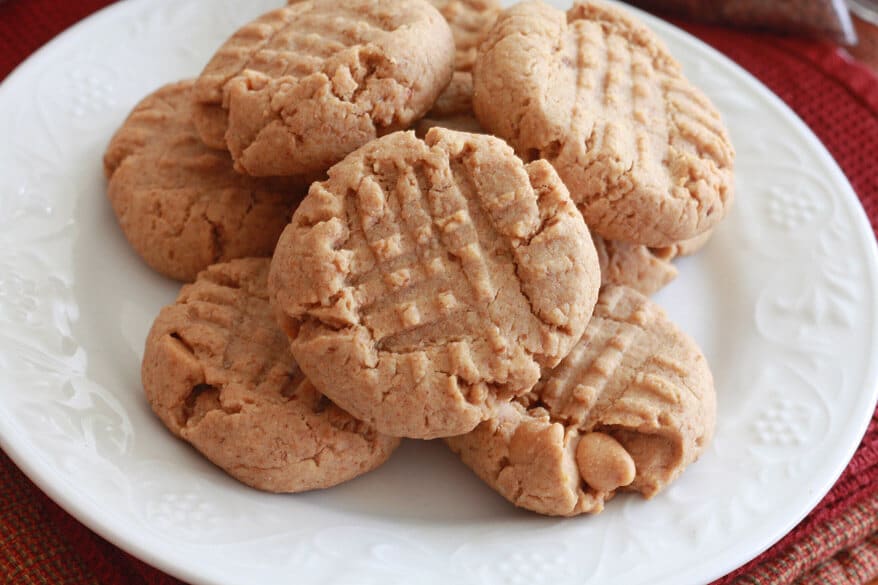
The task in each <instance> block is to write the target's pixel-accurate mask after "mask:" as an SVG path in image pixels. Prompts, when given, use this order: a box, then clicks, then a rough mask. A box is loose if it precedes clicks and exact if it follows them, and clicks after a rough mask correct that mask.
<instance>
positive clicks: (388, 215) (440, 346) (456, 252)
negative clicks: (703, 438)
mask: <svg viewBox="0 0 878 585" xmlns="http://www.w3.org/2000/svg"><path fill="white" fill-rule="evenodd" d="M599 281H600V275H599V269H598V261H597V256H596V254H595V250H594V245H593V244H592V240H591V236H590V235H589V232H588V228H587V227H586V225H585V223H584V222H583V220H582V216H581V215H580V214H579V212H578V211H577V210H576V207H575V206H574V205H573V202H572V201H571V199H570V196H569V194H568V192H567V189H566V188H565V187H564V185H563V184H562V183H561V181H560V179H559V178H558V176H557V174H556V173H555V171H554V170H553V169H552V167H551V166H550V165H549V164H548V163H546V162H545V161H536V162H534V163H531V164H529V165H525V164H524V163H522V162H521V160H520V159H519V158H518V157H516V156H515V154H514V153H513V151H512V149H511V148H509V147H508V146H507V145H506V144H505V143H504V142H503V141H502V140H500V139H498V138H495V137H493V136H486V135H476V134H467V133H463V132H454V131H451V130H445V129H442V128H434V129H432V130H430V131H429V132H428V133H427V137H426V141H421V140H419V139H417V138H416V137H415V135H414V134H413V133H411V132H398V133H395V134H391V135H389V136H385V137H383V138H381V139H379V140H376V141H373V142H371V143H369V144H367V145H366V146H364V147H362V148H361V149H359V150H357V151H356V152H354V153H352V154H351V155H349V156H348V157H347V158H345V160H343V161H342V162H341V163H339V164H337V165H336V166H334V167H333V168H332V169H330V171H329V179H328V180H327V181H325V182H323V183H314V184H313V185H312V186H311V190H310V192H309V194H308V197H306V198H305V200H304V201H303V203H302V205H301V206H300V208H299V210H298V211H297V213H296V214H295V215H294V216H293V221H292V223H291V225H290V226H289V227H287V229H286V230H285V231H284V234H283V235H282V236H281V239H280V241H279V243H278V246H277V250H276V251H275V256H274V259H273V260H272V264H271V276H270V280H269V286H270V289H271V293H272V298H273V302H274V304H275V306H276V308H277V309H278V311H279V320H280V322H281V325H282V327H283V329H284V330H285V331H286V332H287V333H288V335H289V336H290V339H291V343H292V350H293V354H294V355H295V356H296V360H297V361H298V363H299V365H300V367H301V368H302V370H303V371H304V372H305V374H306V375H307V376H308V377H309V379H311V381H312V382H313V383H314V385H315V386H316V387H317V388H318V389H319V390H320V391H321V392H324V393H325V394H327V395H328V396H329V397H330V398H332V400H334V401H335V402H336V403H337V404H338V405H339V406H341V407H342V408H344V409H345V410H347V411H348V412H350V413H351V414H353V415H354V416H356V417H358V418H360V419H362V420H364V421H368V422H370V423H372V424H374V425H375V427H376V428H377V429H379V431H380V432H383V433H386V434H390V435H394V436H406V437H415V438H434V437H442V436H449V435H455V434H460V433H465V432H467V431H470V430H472V429H473V428H474V427H475V426H476V425H477V424H478V423H479V422H480V421H481V420H483V419H485V418H487V417H489V416H490V415H491V413H492V412H493V410H494V408H495V407H496V405H497V404H500V403H503V402H506V401H509V400H511V399H512V398H513V397H515V396H517V395H520V394H522V393H525V392H527V391H528V390H530V389H531V388H532V387H533V385H534V384H535V383H536V382H537V380H538V378H539V372H540V366H544V367H552V366H554V365H555V364H557V363H558V362H559V361H560V360H561V359H562V358H563V357H564V356H565V355H567V352H568V351H569V350H570V348H571V347H572V346H573V344H574V343H576V341H577V340H578V339H579V337H580V336H581V334H582V331H583V330H584V329H585V325H586V323H587V321H588V319H589V318H590V316H591V312H592V307H593V306H594V303H595V300H596V297H597V290H598V287H599Z"/></svg>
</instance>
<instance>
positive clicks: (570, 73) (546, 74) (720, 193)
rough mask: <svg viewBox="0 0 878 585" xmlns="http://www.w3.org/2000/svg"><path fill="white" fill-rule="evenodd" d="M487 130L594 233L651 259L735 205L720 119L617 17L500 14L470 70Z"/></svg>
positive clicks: (540, 11)
mask: <svg viewBox="0 0 878 585" xmlns="http://www.w3.org/2000/svg"><path fill="white" fill-rule="evenodd" d="M473 83H474V94H473V108H474V110H475V113H476V116H477V117H478V119H479V121H480V122H481V124H482V126H483V127H484V128H485V129H486V130H487V131H489V132H492V133H494V134H496V135H497V136H500V137H502V138H504V139H505V140H507V141H508V142H509V143H510V144H511V145H512V146H513V147H514V148H515V149H516V151H517V152H518V153H519V155H520V156H522V157H523V158H525V160H534V159H539V158H543V159H546V160H548V161H549V162H550V163H552V165H553V166H554V167H555V169H556V170H557V171H558V174H559V175H560V176H561V178H562V179H563V181H564V183H565V184H566V185H567V187H568V188H569V189H570V193H571V195H572V196H573V199H574V201H576V203H577V205H578V206H579V208H580V211H582V214H583V216H584V217H585V221H586V223H587V224H588V225H589V228H590V229H592V230H593V231H594V232H596V233H597V234H599V235H601V236H603V237H604V238H606V239H608V240H620V241H626V242H631V243H635V244H642V245H646V246H650V247H662V246H669V245H671V244H674V243H676V242H679V241H682V240H687V239H690V238H694V237H696V236H698V235H699V234H701V233H703V232H705V231H707V230H709V229H710V228H712V227H713V226H715V225H716V224H717V223H718V222H719V221H720V220H721V219H722V218H723V216H725V214H726V212H727V210H728V208H729V207H730V205H731V203H732V199H733V164H734V150H733V148H732V145H731V143H730V142H729V138H728V136H727V133H726V129H725V127H724V126H723V123H722V120H721V119H720V115H719V113H718V112H717V110H716V108H715V107H714V106H713V105H712V104H711V103H710V101H709V100H708V99H707V98H706V97H705V96H704V95H703V94H702V93H701V92H700V91H699V90H697V89H696V88H695V87H693V86H692V84H691V83H689V81H687V80H686V78H685V77H684V76H683V72H682V70H681V68H680V65H679V64H678V63H677V61H675V60H674V59H673V57H671V55H670V53H669V52H668V50H667V48H666V47H665V46H664V44H663V43H661V42H660V41H659V39H658V38H657V37H656V36H655V35H654V34H653V33H652V32H651V31H650V30H649V29H647V28H646V26H644V25H642V24H640V23H639V22H637V21H635V20H634V19H632V18H631V17H629V16H628V13H627V12H625V11H624V10H622V9H620V8H617V7H616V6H615V5H611V4H606V3H603V2H600V1H597V0H585V1H580V2H577V3H576V4H575V5H574V6H573V7H572V8H571V9H570V10H568V11H567V13H566V14H565V13H564V12H561V11H559V10H556V9H554V8H551V7H549V6H547V5H546V4H544V3H542V2H539V1H529V2H523V3H521V4H518V5H516V6H514V7H512V8H510V9H508V10H506V11H505V12H503V13H502V14H501V15H500V17H499V18H498V20H497V24H496V25H495V26H494V27H493V28H492V29H491V31H490V32H489V34H488V37H487V38H486V39H485V41H484V42H483V43H482V44H481V46H480V49H479V55H478V57H477V59H476V63H475V65H474V68H473Z"/></svg>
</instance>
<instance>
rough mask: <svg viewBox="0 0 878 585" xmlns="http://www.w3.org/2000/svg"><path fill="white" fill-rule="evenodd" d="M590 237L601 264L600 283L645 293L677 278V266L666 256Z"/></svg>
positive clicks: (659, 288) (647, 293)
mask: <svg viewBox="0 0 878 585" xmlns="http://www.w3.org/2000/svg"><path fill="white" fill-rule="evenodd" d="M592 237H593V238H594V247H595V249H596V250H597V253H598V261H599V262H600V265H601V285H602V286H604V285H607V284H616V285H620V286H627V287H630V288H633V289H634V290H636V291H637V292H639V293H640V294H643V295H646V296H649V295H652V294H655V293H657V292H658V291H659V290H661V289H662V288H664V287H665V286H666V285H667V284H668V283H670V282H671V281H672V280H674V279H675V278H677V269H676V268H675V267H674V265H673V264H671V262H670V259H665V258H662V257H659V256H658V255H656V254H655V252H653V250H651V249H650V248H647V247H646V246H639V245H637V244H629V243H627V242H614V241H612V240H605V239H603V238H602V237H600V236H596V235H592Z"/></svg>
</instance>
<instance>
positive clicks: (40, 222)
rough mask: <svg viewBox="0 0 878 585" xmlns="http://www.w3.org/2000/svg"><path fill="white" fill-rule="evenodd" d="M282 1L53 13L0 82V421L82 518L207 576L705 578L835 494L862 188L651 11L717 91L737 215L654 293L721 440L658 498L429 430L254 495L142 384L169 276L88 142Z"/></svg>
mask: <svg viewBox="0 0 878 585" xmlns="http://www.w3.org/2000/svg"><path fill="white" fill-rule="evenodd" d="M278 4H280V2H279V1H278V0H258V1H248V2H241V1H239V0H216V1H211V0H187V1H180V0H149V1H147V0H131V1H128V2H120V3H119V4H117V5H114V6H112V7H111V8H109V9H107V10H105V11H103V12H101V13H99V14H98V15H96V16H94V17H93V18H90V19H88V20H87V21H85V22H83V23H81V24H79V25H78V26H76V27H74V28H73V29H71V30H70V31H68V32H66V33H64V34H63V35H61V36H60V37H59V38H57V39H56V40H55V41H53V42H52V43H51V44H50V45H48V46H47V47H46V48H44V49H43V50H41V51H40V52H39V53H37V54H36V55H35V56H34V57H32V58H31V59H30V60H29V61H28V62H27V63H26V64H25V65H24V66H22V67H21V68H20V69H19V70H18V71H17V72H15V73H14V74H13V75H12V76H11V77H10V78H9V79H8V80H7V81H6V82H5V83H4V84H3V85H2V87H0V137H2V140H0V439H2V446H3V448H4V449H5V450H6V451H7V452H8V453H9V454H10V455H11V456H12V458H13V459H14V460H15V461H16V463H18V464H19V465H20V466H21V467H22V468H23V469H24V470H25V472H26V473H27V474H28V475H29V476H30V477H31V478H32V479H33V480H34V481H35V482H36V483H37V484H38V485H39V486H40V487H41V488H43V489H44V490H45V491H46V492H47V493H48V494H49V495H50V496H51V497H52V498H53V499H55V500H56V501H58V502H59V503H60V504H61V505H62V506H64V508H66V509H67V510H68V511H70V512H71V513H72V514H74V515H75V516H76V517H77V518H79V519H80V520H81V521H83V522H84V523H86V524H87V525H88V526H90V527H91V528H93V529H94V530H96V531H97V532H99V533H100V534H102V535H103V536H105V537H106V538H108V539H109V540H111V541H112V542H114V543H116V544H118V545H120V546H122V547H123V548H125V549H127V550H128V551H130V552H132V553H133V554H135V555H137V556H139V557H140V558H143V559H144V560H146V561H147V562H150V563H152V564H154V565H156V566H158V567H160V568H162V569H164V570H166V571H168V572H169V573H172V574H174V575H177V576H179V577H181V578H183V579H186V580H189V581H193V582H197V583H211V584H224V585H225V584H239V583H240V584H244V583H260V584H271V583H284V582H297V583H298V582H308V583H357V584H364V583H381V584H389V583H413V582H414V583H440V584H446V583H480V584H499V583H504V584H505V583H509V584H516V583H527V584H538V583H552V584H564V583H577V584H582V583H604V582H608V581H612V582H613V583H617V584H628V583H632V584H633V583H650V584H656V583H674V584H679V583H698V582H705V581H708V580H710V579H712V578H714V577H719V576H721V575H722V574H724V573H725V572H727V571H730V570H732V569H734V568H735V567H737V566H738V565H740V564H742V563H744V562H746V561H747V560H749V559H750V558H752V557H754V556H755V555H756V554H758V553H759V552H760V551H762V550H763V549H765V548H767V547H768V546H769V545H771V544H772V543H773V542H775V541H776V540H777V539H779V538H780V537H781V536H782V535H783V534H784V533H785V532H787V531H788V530H789V529H791V528H792V527H793V526H794V525H795V523H796V522H798V521H799V520H800V519H801V518H802V517H803V516H804V515H805V514H806V513H807V512H808V511H809V510H810V509H811V508H812V507H813V506H814V505H815V504H816V503H817V502H818V500H819V499H820V497H821V496H822V495H823V494H824V493H825V492H826V491H827V490H828V489H829V488H830V486H831V485H832V483H833V482H834V481H835V479H836V478H837V477H838V475H839V474H840V473H841V471H842V469H843V468H844V466H845V464H846V462H847V461H848V459H849V458H850V456H851V454H852V453H853V451H854V449H855V447H856V445H857V443H858V441H859V439H860V437H861V435H862V433H863V432H864V430H865V426H866V423H867V421H868V420H869V418H870V416H871V413H872V411H873V408H874V405H875V397H876V390H878V383H876V365H878V360H875V359H872V358H873V356H874V355H875V341H876V333H878V332H876V299H878V291H876V272H878V271H876V253H875V243H874V238H873V235H872V232H871V229H870V227H869V225H868V223H867V221H866V220H865V217H864V214H863V211H862V209H861V207H860V205H859V203H858V201H857V198H856V196H855V194H854V193H853V191H852V190H851V188H850V186H849V185H848V183H847V181H846V180H845V178H844V177H843V176H842V174H841V172H840V171H839V169H838V168H837V166H836V165H835V163H834V162H833V161H832V159H831V158H830V157H829V155H828V154H827V152H826V151H825V150H824V148H823V147H822V146H821V145H820V144H819V142H818V141H817V140H816V139H815V137H814V136H813V135H812V134H811V133H810V132H809V131H808V130H807V129H806V128H805V126H804V125H803V124H802V123H801V122H800V121H799V120H798V119H797V118H796V117H795V116H794V115H793V114H792V113H791V112H790V111H789V110H788V109H787V108H786V107H785V106H784V105H783V104H782V103H781V102H780V101H779V100H778V99H777V98H775V97H774V96H773V95H772V94H770V93H769V92H768V91H767V90H766V89H765V88H764V87H762V86H761V85H759V84H758V83H757V82H756V81H754V80H753V79H752V78H751V77H750V76H749V75H747V74H746V73H744V72H743V71H742V70H741V69H739V68H738V67H736V66H735V65H733V64H731V63H730V62H729V61H727V60H726V59H725V58H723V57H721V56H720V55H719V54H717V53H715V52H714V51H712V50H710V49H709V48H707V47H706V46H705V45H703V44H701V43H699V42H698V41H696V40H693V39H692V38H691V37H689V36H687V35H686V34H684V33H681V32H680V31H678V30H676V29H674V28H672V27H670V26H668V25H667V24H663V23H661V22H659V21H657V20H654V19H652V18H649V19H648V22H649V23H650V24H651V25H652V26H654V27H655V29H656V30H657V31H658V32H659V33H660V34H661V36H662V37H664V38H665V40H666V41H667V42H668V44H669V45H670V47H671V50H672V52H673V53H674V54H675V55H676V56H677V57H678V58H679V59H680V60H681V61H682V62H683V63H684V66H685V68H686V71H687V73H688V74H689V76H690V77H691V78H692V79H693V80H695V82H696V83H697V84H698V85H699V86H701V87H702V88H703V89H704V90H705V91H706V92H707V93H708V94H709V95H710V97H711V98H713V100H714V101H715V102H716V104H717V105H718V106H719V108H720V109H721V110H722V112H723V114H724V116H725V119H726V121H727V123H728V126H729V128H730V130H731V133H732V137H733V140H734V143H735V145H736V147H737V150H738V163H737V185H738V188H737V191H738V200H737V203H736V206H735V208H734V212H733V213H732V214H731V216H730V217H729V219H728V220H727V221H726V222H725V223H724V224H723V225H722V226H721V228H720V229H719V231H718V233H717V234H716V236H715V237H714V239H713V240H712V241H711V243H710V245H709V246H708V247H707V249H705V250H704V252H703V253H702V254H700V255H699V256H697V257H695V258H691V259H686V260H683V261H682V262H681V263H680V267H681V276H680V278H679V279H678V280H677V281H676V282H674V283H673V284H672V285H671V286H670V287H669V288H667V289H666V290H665V291H663V292H662V293H661V295H659V297H658V299H659V301H660V302H661V303H662V304H663V305H664V306H665V307H667V308H668V309H669V311H670V313H671V314H672V316H673V317H674V318H675V319H676V320H677V322H678V323H680V324H681V325H682V326H683V328H684V329H686V330H687V331H689V332H690V333H691V334H692V335H693V336H694V337H695V338H696V339H697V340H698V341H699V342H700V343H701V346H702V347H703V348H704V350H705V353H706V354H707V357H708V359H709V361H710V363H711V364H712V366H713V371H714V374H715V378H716V385H717V393H718V395H719V422H718V429H717V433H716V439H715V440H714V442H713V444H712V445H711V447H710V449H709V450H708V451H707V453H705V455H704V456H703V457H702V459H701V460H700V461H699V462H698V463H696V464H695V465H693V466H692V467H691V468H690V469H689V470H688V471H687V472H686V473H685V474H684V475H683V476H682V478H681V479H680V480H679V481H678V482H677V483H676V484H674V485H673V486H672V487H671V488H670V489H669V490H667V491H666V492H665V493H663V494H661V495H659V496H658V497H656V498H655V499H654V500H652V501H650V502H645V501H643V500H641V499H640V498H639V497H634V496H631V497H620V498H617V499H616V500H614V501H613V502H611V504H610V505H609V506H608V508H607V510H606V512H604V513H603V514H601V515H600V516H597V517H580V518H576V519H570V520H559V519H550V518H541V517H538V516H536V515H533V514H530V513H526V512H522V511H518V510H516V509H514V508H513V507H512V506H511V505H509V504H507V503H506V502H505V501H504V500H502V499H501V498H500V497H499V496H497V495H495V494H494V493H493V492H491V491H490V490H489V489H488V488H487V487H485V486H484V485H482V484H481V483H480V482H479V481H478V480H477V479H476V478H475V477H474V476H473V475H472V474H471V473H470V472H469V471H468V470H467V469H465V468H464V467H463V466H462V465H460V464H459V463H458V462H457V461H456V459H455V457H454V456H452V455H451V454H450V453H449V452H447V451H446V449H445V448H444V447H443V445H442V444H441V443H438V442H434V443H420V442H414V441H410V442H407V443H406V444H405V445H404V446H403V447H402V449H401V450H400V451H399V452H398V453H397V454H396V455H395V456H394V457H393V458H392V459H391V461H390V462H389V463H388V464H387V465H386V466H385V467H383V468H382V469H380V470H378V471H377V472H375V473H372V474H369V475H367V476H365V477H362V478H360V479H357V480H355V481H353V482H350V483H348V484H346V485H343V486H340V487H338V488H335V489H332V490H327V491H323V492H317V493H309V494H304V495H297V496H273V495H267V494H262V493H259V492H256V491H254V490H251V489H248V488H246V487H244V486H242V485H240V484H238V483H236V482H235V481H233V480H232V479H230V478H228V477H227V476H225V475H224V474H223V473H222V472H220V471H218V470H217V469H215V468H214V467H212V466H211V465H210V464H208V463H206V462H205V461H203V460H202V459H201V458H200V457H199V456H198V455H197V454H196V453H195V452H194V451H193V450H192V449H190V448H189V447H187V446H186V445H184V444H183V443H181V442H178V441H176V440H175V439H173V438H172V437H171V436H170V434H169V433H168V432H166V431H165V429H164V428H163V427H162V426H161V425H160V424H159V422H158V421H157V419H155V418H154V417H153V416H152V415H151V413H150V412H149V409H148V407H147V405H146V403H145V400H144V399H143V396H142V393H141V388H140V378H139V371H140V368H139V364H140V357H141V353H142V348H143V340H144V338H145V335H146V332H147V330H148V328H149V325H150V324H151V321H152V319H153V317H154V316H155V315H156V314H157V312H158V310H159V308H160V307H161V306H162V305H163V304H166V303H168V302H171V301H172V300H173V298H174V296H175V294H176V290H177V286H176V285H175V284H173V283H171V282H168V281H166V280H163V279H162V278H159V277H158V276H156V275H154V274H152V273H151V272H150V271H149V270H148V269H147V268H146V267H145V266H144V265H143V264H142V263H141V262H140V261H139V260H138V259H137V257H136V256H135V255H134V254H133V252H131V250H130V249H129V247H128V246H127V244H126V242H125V240H124V238H123V236H122V234H121V233H120V231H119V229H118V228H117V227H116V224H115V221H114V218H113V214H112V212H111V210H110V207H109V205H108V204H107V202H106V200H105V186H104V180H103V177H102V174H101V154H102V152H103V149H104V148H105V146H106V144H107V141H108V140H109V138H110V136H111V134H112V132H113V131H114V130H115V128H116V127H117V126H118V125H119V124H120V123H121V122H122V120H123V118H124V116H125V115H126V113H127V112H128V111H129V109H130V108H131V107H132V106H133V105H134V104H135V103H136V102H137V101H138V100H139V99H140V98H141V97H143V96H144V95H145V94H146V93H148V92H149V91H151V90H153V89H154V88H156V87H158V86H159V85H161V84H163V83H165V82H168V81H172V80H176V79H178V78H182V77H185V76H191V75H194V74H196V73H197V72H198V71H199V70H200V68H201V67H202V65H203V64H204V63H205V61H206V60H207V58H208V57H209V55H210V54H211V53H212V51H213V50H214V49H215V48H216V46H217V45H218V44H219V43H220V42H221V41H222V40H223V39H224V38H225V37H226V36H227V35H228V34H230V33H231V32H232V31H233V30H234V29H235V28H237V27H238V26H239V25H240V24H241V23H243V22H245V21H246V20H248V19H249V18H251V17H253V16H255V15H257V14H258V13H261V12H263V11H265V10H267V9H269V8H272V7H273V6H275V5H278Z"/></svg>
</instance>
